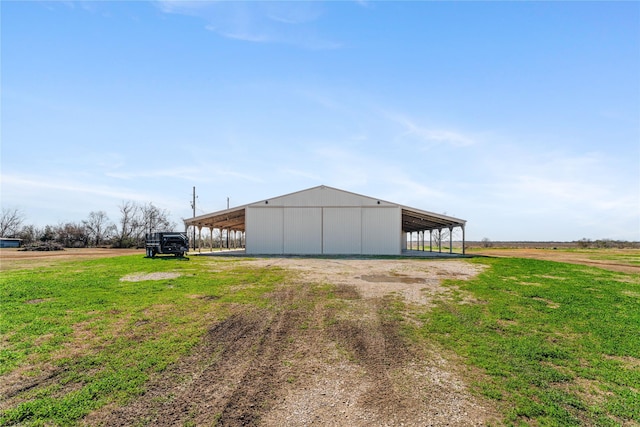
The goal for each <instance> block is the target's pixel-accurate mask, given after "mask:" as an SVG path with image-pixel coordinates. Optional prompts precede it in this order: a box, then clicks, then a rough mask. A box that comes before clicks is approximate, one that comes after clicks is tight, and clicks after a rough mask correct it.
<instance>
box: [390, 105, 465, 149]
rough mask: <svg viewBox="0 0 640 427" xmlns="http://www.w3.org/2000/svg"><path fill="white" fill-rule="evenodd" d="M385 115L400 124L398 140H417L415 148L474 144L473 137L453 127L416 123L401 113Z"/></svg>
mask: <svg viewBox="0 0 640 427" xmlns="http://www.w3.org/2000/svg"><path fill="white" fill-rule="evenodd" d="M386 117H387V118H388V119H390V120H391V121H392V122H394V123H396V124H398V125H400V127H401V128H400V132H399V135H398V136H397V139H399V140H411V141H414V142H415V141H416V140H417V141H418V142H420V145H421V146H420V145H419V146H418V147H417V148H422V149H424V150H427V149H430V148H434V147H435V146H437V145H442V144H444V145H449V146H452V147H467V146H470V145H473V144H475V142H476V141H475V139H474V138H473V137H471V136H470V135H468V134H466V133H463V132H461V131H458V130H454V129H447V128H444V127H432V126H426V125H423V124H421V123H418V122H417V121H416V120H414V119H412V118H410V117H407V116H405V115H401V114H395V113H388V114H386Z"/></svg>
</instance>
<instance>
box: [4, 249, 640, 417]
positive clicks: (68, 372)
mask: <svg viewBox="0 0 640 427" xmlns="http://www.w3.org/2000/svg"><path fill="white" fill-rule="evenodd" d="M235 262H236V261H235V260H233V259H232V260H228V259H223V258H220V259H213V258H207V257H193V258H191V260H188V261H186V260H180V259H177V258H156V259H145V258H143V257H142V256H138V255H136V256H123V257H116V258H104V259H97V260H90V261H77V262H76V261H64V262H60V263H57V264H55V265H51V266H47V267H41V268H28V269H19V270H12V271H6V272H3V273H2V275H1V276H0V298H1V300H0V303H1V306H0V333H1V334H2V347H1V348H0V391H1V392H2V395H1V396H0V425H18V424H19V425H73V424H77V423H80V422H81V421H82V419H83V417H85V416H86V415H87V414H89V413H91V412H92V411H94V410H96V409H98V408H101V407H104V406H105V405H115V406H117V405H123V404H126V403H127V402H130V401H131V400H133V399H136V397H138V396H140V395H141V394H142V393H144V391H145V384H146V383H147V381H148V380H149V378H150V377H151V376H152V375H154V374H157V373H158V372H163V371H164V370H165V369H166V368H167V367H168V366H170V365H171V364H172V363H174V362H176V361H177V360H179V359H180V358H182V357H185V356H186V355H187V354H189V352H190V350H192V349H193V348H194V347H195V346H196V345H197V344H198V343H199V342H200V341H201V338H202V336H203V335H204V334H205V333H206V332H207V331H208V330H209V329H210V328H211V327H212V325H214V324H216V323H218V322H220V321H221V320H223V319H226V318H227V317H228V316H229V314H230V312H231V311H232V310H235V311H237V308H238V307H245V308H246V310H247V311H250V310H253V309H261V310H265V309H266V310H269V309H274V308H273V307H276V306H275V305H273V304H272V302H273V301H272V298H274V295H275V293H274V290H275V289H276V288H278V287H281V286H287V283H288V277H290V276H289V274H291V273H288V272H287V271H284V270H282V269H279V268H274V267H268V268H248V267H242V268H240V267H233V263H235ZM416 262H424V263H426V264H427V265H428V262H429V261H428V260H423V261H416ZM469 262H476V263H480V264H485V265H486V266H487V268H486V269H485V270H484V272H483V273H481V274H480V275H479V276H477V277H476V278H474V279H473V280H470V281H455V280H450V281H448V282H447V285H448V286H450V287H451V289H453V298H451V297H447V298H444V297H442V298H441V299H439V300H438V301H436V306H435V308H429V309H427V308H426V307H422V306H421V307H415V306H411V307H409V306H408V305H406V304H404V303H403V302H402V301H397V303H396V304H391V305H389V306H388V307H387V310H388V313H387V314H388V319H390V320H389V321H391V320H393V321H397V322H398V323H399V324H400V325H402V328H403V331H404V333H405V335H406V336H407V337H408V338H410V339H411V340H412V341H413V342H415V343H417V344H418V345H428V346H435V347H436V348H440V349H442V351H443V354H444V355H445V357H447V356H446V355H453V354H455V355H456V356H455V357H456V359H459V360H460V361H461V362H462V363H463V364H464V365H465V366H466V368H465V369H466V370H467V371H468V373H469V375H468V377H467V378H466V380H467V381H468V382H469V383H470V386H471V388H472V390H473V391H474V392H475V393H477V394H478V395H481V396H483V397H485V398H487V399H489V400H490V401H491V402H494V403H495V404H496V405H497V406H498V407H499V408H501V410H502V411H503V415H504V423H505V424H508V425H509V424H513V425H518V424H523V425H527V424H531V425H557V426H566V425H581V424H582V425H584V424H586V425H623V424H627V425H637V424H640V276H639V275H637V274H626V273H615V272H609V271H605V270H602V269H598V268H594V267H587V266H580V265H572V264H565V263H558V262H551V261H538V260H532V259H516V258H498V259H490V258H483V259H474V260H470V261H469ZM222 263H224V264H225V266H227V267H228V266H231V267H230V268H224V269H223V268H219V266H220V265H222ZM151 272H153V273H163V272H165V273H174V274H173V276H166V278H162V279H160V280H142V281H122V280H121V279H122V278H124V277H127V276H131V275H138V276H140V275H141V274H144V273H151ZM138 279H144V276H141V277H138ZM322 286H324V287H329V288H330V287H331V286H332V285H331V284H323V285H322ZM318 295H319V296H317V298H327V299H333V300H336V301H337V300H339V299H340V293H339V292H336V293H332V292H325V293H319V294H318ZM470 301H471V302H470ZM327 304H334V305H335V306H336V307H340V309H344V310H348V309H349V307H350V306H349V304H337V303H331V302H330V301H329V302H327ZM280 307H281V306H280ZM280 309H281V308H280ZM407 318H411V319H412V321H407V320H406V319H407ZM416 320H417V321H416ZM52 379H55V381H54V380H52Z"/></svg>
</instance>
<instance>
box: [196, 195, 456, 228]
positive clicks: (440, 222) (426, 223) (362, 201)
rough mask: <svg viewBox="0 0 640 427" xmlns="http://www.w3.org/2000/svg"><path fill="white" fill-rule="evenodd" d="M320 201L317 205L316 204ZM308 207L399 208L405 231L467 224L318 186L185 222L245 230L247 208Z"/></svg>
mask: <svg viewBox="0 0 640 427" xmlns="http://www.w3.org/2000/svg"><path fill="white" fill-rule="evenodd" d="M318 201H319V203H320V204H319V205H318ZM266 205H269V207H274V206H283V207H284V206H286V207H308V206H312V205H313V206H332V207H357V206H372V207H373V206H380V207H399V208H401V209H402V230H403V231H406V232H414V231H423V230H434V229H439V228H450V227H451V228H452V227H463V226H464V225H465V224H466V221H465V220H463V219H459V218H454V217H451V216H447V215H441V214H437V213H434V212H429V211H424V210H421V209H416V208H412V207H409V206H404V205H400V204H397V203H393V202H388V201H385V200H382V199H376V198H373V197H369V196H364V195H362V194H357V193H352V192H349V191H345V190H340V189H338V188H333V187H329V186H326V185H319V186H317V187H311V188H307V189H305V190H300V191H296V192H294V193H289V194H285V195H282V196H277V197H273V198H270V199H263V200H260V201H257V202H253V203H249V204H246V205H242V206H238V207H235V208H230V209H225V210H221V211H217V212H212V213H209V214H205V215H200V216H196V217H194V218H188V219H185V220H184V223H185V225H186V226H196V227H207V228H219V229H225V228H228V229H231V230H238V231H245V229H246V224H245V218H246V208H247V207H266Z"/></svg>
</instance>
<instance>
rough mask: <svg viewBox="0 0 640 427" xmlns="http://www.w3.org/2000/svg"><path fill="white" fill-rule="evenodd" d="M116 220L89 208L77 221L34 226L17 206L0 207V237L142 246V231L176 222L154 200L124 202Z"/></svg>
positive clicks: (44, 242) (166, 227) (30, 241)
mask: <svg viewBox="0 0 640 427" xmlns="http://www.w3.org/2000/svg"><path fill="white" fill-rule="evenodd" d="M118 209H119V212H120V217H119V219H117V220H116V221H115V222H113V221H111V219H110V218H109V217H108V216H107V213H106V212H105V211H93V212H90V213H89V215H88V216H87V218H86V219H84V220H82V221H79V222H65V223H60V224H57V225H46V226H44V227H36V226H34V225H28V224H27V225H25V222H26V217H25V215H24V213H23V212H21V211H20V210H19V209H9V208H2V212H1V215H0V237H8V238H18V239H21V240H22V246H29V245H36V246H37V245H50V246H51V245H54V246H55V245H59V246H62V247H66V248H86V247H113V248H132V247H143V246H144V235H145V233H153V232H156V231H166V230H173V229H174V228H175V227H176V224H175V223H174V222H172V221H171V220H170V213H169V212H168V211H167V210H166V209H160V208H158V207H157V206H154V205H153V203H147V204H140V203H136V202H131V201H127V202H123V203H122V204H121V205H120V206H118Z"/></svg>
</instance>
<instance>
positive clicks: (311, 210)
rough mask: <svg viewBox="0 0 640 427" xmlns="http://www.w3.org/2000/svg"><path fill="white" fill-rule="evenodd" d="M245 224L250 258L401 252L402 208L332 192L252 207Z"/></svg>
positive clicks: (321, 191)
mask: <svg viewBox="0 0 640 427" xmlns="http://www.w3.org/2000/svg"><path fill="white" fill-rule="evenodd" d="M245 220H246V251H247V254H322V253H325V254H367V255H369V254H370V255H398V254H400V253H401V249H400V248H401V240H402V230H401V228H402V226H401V220H402V211H401V208H400V207H399V206H398V205H393V204H391V203H387V202H382V201H378V200H375V199H372V198H368V197H364V196H359V195H357V194H352V193H348V192H343V191H337V190H334V189H331V188H325V187H317V188H314V189H311V190H307V191H303V192H299V193H293V194H291V195H288V196H281V197H277V198H275V199H270V200H264V201H262V202H258V203H254V204H252V205H248V206H247V208H246V219H245Z"/></svg>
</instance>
